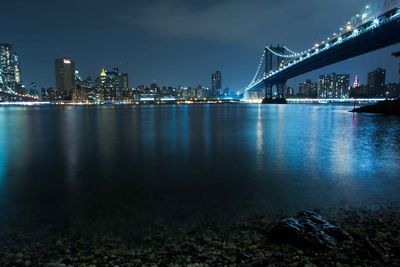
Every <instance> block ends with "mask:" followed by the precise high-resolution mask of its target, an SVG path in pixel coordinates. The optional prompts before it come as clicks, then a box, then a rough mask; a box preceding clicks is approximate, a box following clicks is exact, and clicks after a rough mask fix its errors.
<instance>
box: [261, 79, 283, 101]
mask: <svg viewBox="0 0 400 267" xmlns="http://www.w3.org/2000/svg"><path fill="white" fill-rule="evenodd" d="M264 85H265V98H264V100H263V102H262V103H263V104H287V101H286V99H285V89H286V81H279V82H277V83H276V84H271V83H269V82H264ZM274 86H276V89H277V95H276V97H275V98H274V96H273V92H272V91H273V90H272V87H274Z"/></svg>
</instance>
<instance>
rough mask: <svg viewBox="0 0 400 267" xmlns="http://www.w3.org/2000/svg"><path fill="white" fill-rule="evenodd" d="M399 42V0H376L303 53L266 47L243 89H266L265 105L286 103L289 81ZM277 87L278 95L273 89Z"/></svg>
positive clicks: (276, 47) (244, 90)
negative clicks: (250, 79) (252, 75)
mask: <svg viewBox="0 0 400 267" xmlns="http://www.w3.org/2000/svg"><path fill="white" fill-rule="evenodd" d="M398 42H400V0H376V1H375V2H374V3H372V4H370V5H367V6H366V7H365V8H364V9H363V10H362V12H360V13H359V14H357V15H356V16H354V17H353V18H351V19H350V20H349V21H348V22H347V23H346V24H345V25H344V26H343V27H342V28H340V31H339V32H337V33H334V34H333V35H331V36H329V37H328V38H327V39H326V40H324V41H322V42H319V43H317V44H315V45H314V46H313V47H312V48H309V49H308V50H305V51H302V52H295V51H292V50H290V49H289V48H288V47H286V46H285V45H283V46H279V45H278V46H275V47H274V46H271V45H267V46H266V47H265V50H264V51H263V55H262V57H261V60H260V63H259V65H258V68H257V71H256V74H255V75H254V78H253V80H252V81H251V82H250V84H249V85H248V86H247V87H246V88H244V89H242V90H240V92H238V94H239V95H240V96H243V95H244V94H245V93H246V92H248V91H253V90H260V89H265V94H266V97H265V99H264V103H286V100H285V88H286V82H287V80H289V79H291V78H293V77H296V76H298V75H301V74H304V73H307V72H309V71H312V70H316V69H319V68H321V67H325V66H328V65H331V64H334V63H337V62H339V61H342V60H345V59H349V58H352V57H355V56H359V55H362V54H365V53H368V52H371V51H374V50H377V49H380V48H383V47H386V46H390V45H393V44H396V43H398ZM275 88H276V93H274V91H275V90H274V89H275Z"/></svg>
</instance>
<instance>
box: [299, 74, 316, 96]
mask: <svg viewBox="0 0 400 267" xmlns="http://www.w3.org/2000/svg"><path fill="white" fill-rule="evenodd" d="M317 87H318V84H316V83H313V82H312V81H311V80H310V79H307V80H305V81H304V82H303V83H300V84H299V94H300V95H301V96H303V97H308V98H315V97H317V96H318V88H317Z"/></svg>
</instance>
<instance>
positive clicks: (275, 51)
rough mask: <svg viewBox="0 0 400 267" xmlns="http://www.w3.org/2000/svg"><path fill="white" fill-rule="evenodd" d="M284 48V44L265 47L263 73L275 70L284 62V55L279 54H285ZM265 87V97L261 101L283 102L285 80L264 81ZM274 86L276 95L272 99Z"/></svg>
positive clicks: (266, 73)
mask: <svg viewBox="0 0 400 267" xmlns="http://www.w3.org/2000/svg"><path fill="white" fill-rule="evenodd" d="M285 53H286V49H285V48H284V46H280V45H278V46H276V47H274V46H272V45H268V46H267V47H265V55H264V56H265V70H264V74H265V75H268V74H270V73H271V72H272V71H273V70H277V69H279V68H280V67H282V66H283V64H284V63H285V60H284V57H282V56H279V55H285ZM264 87H265V99H264V101H263V103H285V102H286V100H285V89H286V81H283V80H282V81H275V82H270V81H264ZM274 87H276V91H277V96H276V98H275V99H274V94H273V88H274Z"/></svg>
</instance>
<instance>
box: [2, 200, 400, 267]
mask: <svg viewBox="0 0 400 267" xmlns="http://www.w3.org/2000/svg"><path fill="white" fill-rule="evenodd" d="M316 212H317V213H319V214H321V215H322V216H323V217H324V218H326V219H327V220H328V221H329V222H330V223H332V224H334V225H336V226H338V227H340V228H341V229H343V231H345V232H346V233H348V234H349V235H350V236H351V238H350V239H349V240H346V241H343V242H342V243H338V244H337V246H335V247H333V248H329V249H310V248H306V247H296V246H293V245H289V244H285V243H276V242H275V241H272V240H271V239H270V238H269V236H270V232H271V229H273V228H274V227H275V226H276V225H277V224H278V222H279V221H281V219H282V218H283V217H282V216H252V217H247V218H237V219H235V220H234V221H230V222H226V223H213V222H208V223H204V224H202V225H197V226H192V227H190V228H188V229H182V228H173V227H172V228H170V229H168V227H166V226H163V225H153V226H152V227H151V228H149V229H148V232H147V234H146V235H144V237H143V238H142V239H140V240H139V239H136V240H127V239H125V238H124V237H120V238H115V237H114V238H110V237H106V236H103V235H100V234H98V233H93V234H89V233H86V234H77V232H75V231H73V230H70V231H68V233H66V232H64V233H57V232H56V231H55V230H54V229H53V230H51V229H49V230H48V231H46V232H43V233H40V234H38V233H36V234H31V235H22V234H7V235H3V236H1V238H2V242H1V247H0V266H59V267H61V266H268V265H271V266H357V265H358V266H399V265H400V210H399V208H398V206H397V205H390V206H386V207H384V208H381V207H377V208H375V209H362V208H348V209H339V210H329V211H328V210H327V211H316ZM171 229H173V230H171Z"/></svg>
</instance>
